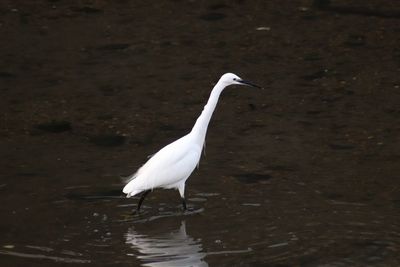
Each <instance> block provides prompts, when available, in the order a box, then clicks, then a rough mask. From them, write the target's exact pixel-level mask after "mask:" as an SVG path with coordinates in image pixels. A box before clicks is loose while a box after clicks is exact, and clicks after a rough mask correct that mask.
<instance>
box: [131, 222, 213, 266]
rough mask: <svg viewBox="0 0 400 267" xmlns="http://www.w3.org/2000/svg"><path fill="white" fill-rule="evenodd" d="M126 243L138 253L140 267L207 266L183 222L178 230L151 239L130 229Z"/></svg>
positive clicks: (198, 244) (197, 243) (200, 246)
mask: <svg viewBox="0 0 400 267" xmlns="http://www.w3.org/2000/svg"><path fill="white" fill-rule="evenodd" d="M126 243H127V244H130V245H131V246H132V248H135V249H137V250H138V251H139V252H140V255H138V256H137V257H138V259H140V260H141V261H142V266H151V267H161V266H201V267H203V266H208V264H207V262H205V261H204V257H205V256H206V253H204V252H202V251H203V248H202V245H201V243H200V241H199V240H195V239H193V238H192V237H191V236H189V235H187V234H186V224H185V221H182V222H181V227H180V228H179V229H178V230H176V231H173V232H169V233H166V234H161V235H158V236H153V237H151V236H147V235H142V234H139V233H137V232H136V231H135V230H134V229H133V228H130V229H129V230H128V232H127V234H126Z"/></svg>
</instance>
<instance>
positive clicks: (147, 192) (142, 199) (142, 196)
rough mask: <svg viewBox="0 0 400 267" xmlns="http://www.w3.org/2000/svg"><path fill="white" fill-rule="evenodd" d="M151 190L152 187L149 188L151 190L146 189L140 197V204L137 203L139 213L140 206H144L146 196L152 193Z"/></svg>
mask: <svg viewBox="0 0 400 267" xmlns="http://www.w3.org/2000/svg"><path fill="white" fill-rule="evenodd" d="M150 191H151V190H150V189H149V190H146V191H144V193H143V194H142V195H141V196H140V199H139V202H138V205H137V208H136V213H139V211H140V206H142V203H143V201H144V199H145V197H146V196H147V195H148V194H149V193H150Z"/></svg>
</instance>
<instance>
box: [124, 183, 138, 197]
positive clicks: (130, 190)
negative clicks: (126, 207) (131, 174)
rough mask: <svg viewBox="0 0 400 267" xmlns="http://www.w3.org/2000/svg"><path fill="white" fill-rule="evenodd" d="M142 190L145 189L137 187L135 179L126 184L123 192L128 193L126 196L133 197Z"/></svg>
mask: <svg viewBox="0 0 400 267" xmlns="http://www.w3.org/2000/svg"><path fill="white" fill-rule="evenodd" d="M142 191H143V190H138V189H135V183H134V181H130V182H129V183H128V184H127V185H125V187H124V189H122V192H124V193H125V194H127V195H126V197H128V198H129V197H133V196H134V195H137V194H139V193H140V192H142Z"/></svg>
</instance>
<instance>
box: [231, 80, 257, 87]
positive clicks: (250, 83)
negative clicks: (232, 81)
mask: <svg viewBox="0 0 400 267" xmlns="http://www.w3.org/2000/svg"><path fill="white" fill-rule="evenodd" d="M236 81H237V82H239V83H242V84H245V85H248V86H251V87H256V88H260V89H263V88H262V87H261V86H259V85H256V84H254V83H252V82H249V81H244V80H236Z"/></svg>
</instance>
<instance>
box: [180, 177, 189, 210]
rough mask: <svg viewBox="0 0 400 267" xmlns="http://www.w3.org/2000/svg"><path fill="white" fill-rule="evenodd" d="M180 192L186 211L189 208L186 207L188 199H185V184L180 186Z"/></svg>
mask: <svg viewBox="0 0 400 267" xmlns="http://www.w3.org/2000/svg"><path fill="white" fill-rule="evenodd" d="M178 190H179V194H180V195H181V199H182V206H183V210H184V211H186V210H187V207H186V199H185V184H184V183H182V184H180V185H179V186H178Z"/></svg>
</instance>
